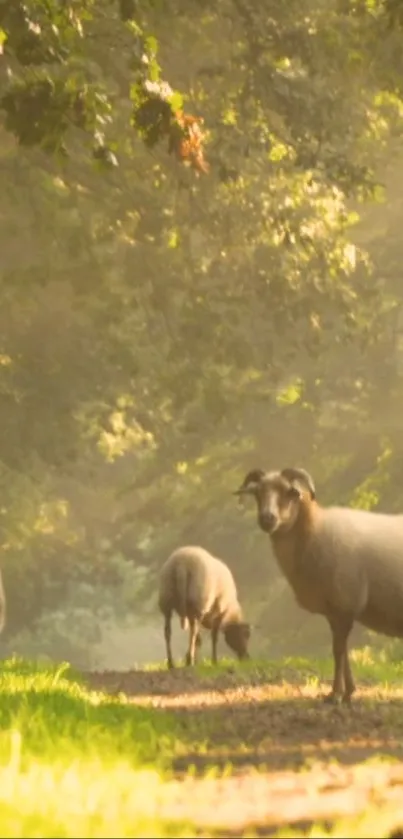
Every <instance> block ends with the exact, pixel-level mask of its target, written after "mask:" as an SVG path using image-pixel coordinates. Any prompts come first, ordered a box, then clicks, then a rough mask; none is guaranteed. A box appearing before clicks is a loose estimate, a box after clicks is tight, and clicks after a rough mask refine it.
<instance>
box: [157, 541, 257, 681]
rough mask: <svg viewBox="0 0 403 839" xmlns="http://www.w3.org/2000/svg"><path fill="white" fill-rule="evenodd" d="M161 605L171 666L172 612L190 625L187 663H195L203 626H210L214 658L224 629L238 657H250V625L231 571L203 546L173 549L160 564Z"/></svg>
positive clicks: (182, 623)
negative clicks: (248, 650)
mask: <svg viewBox="0 0 403 839" xmlns="http://www.w3.org/2000/svg"><path fill="white" fill-rule="evenodd" d="M159 607H160V610H161V612H162V614H163V615H164V620H165V623H164V637H165V643H166V649H167V659H168V667H169V668H172V667H174V662H173V658H172V648H171V621H172V612H174V611H175V612H176V613H177V614H178V615H179V617H180V620H181V626H182V629H188V628H189V647H188V652H187V654H186V664H187V665H193V664H194V661H195V652H196V645H197V646H199V645H200V643H201V640H200V627H201V626H203V627H205V628H206V629H210V630H211V643H212V661H213V664H215V663H216V662H217V640H218V632H219V630H220V629H221V630H222V631H223V634H224V638H225V640H226V642H227V644H228V646H229V647H230V648H231V649H232V650H233V651H234V652H235V653H236V654H237V656H238V658H240V659H242V658H248V652H247V646H248V641H249V636H250V626H249V624H247V623H245V622H244V620H243V616H242V609H241V607H240V605H239V601H238V595H237V590H236V585H235V582H234V578H233V576H232V574H231V571H230V570H229V568H228V567H227V565H225V563H224V562H221V560H220V559H216V557H214V556H212V555H211V554H210V553H208V551H205V550H204V548H199V547H193V546H187V547H184V548H179V549H178V550H176V551H174V552H173V553H172V554H171V556H170V557H169V558H168V559H167V560H166V562H165V563H164V565H163V566H162V568H161V575H160V590H159Z"/></svg>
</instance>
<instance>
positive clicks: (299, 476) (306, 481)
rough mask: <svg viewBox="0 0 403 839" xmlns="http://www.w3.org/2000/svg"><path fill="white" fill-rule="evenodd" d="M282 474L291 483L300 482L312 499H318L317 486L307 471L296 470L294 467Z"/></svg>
mask: <svg viewBox="0 0 403 839" xmlns="http://www.w3.org/2000/svg"><path fill="white" fill-rule="evenodd" d="M281 474H282V476H283V477H284V478H285V479H286V480H287V481H290V483H291V482H292V481H298V482H299V483H300V484H302V485H303V486H305V487H306V488H307V490H308V492H309V493H310V496H311V498H312V499H314V498H316V490H315V484H314V482H313V479H312V478H311V476H310V474H309V472H307V471H306V470H305V469H295V468H293V467H289V468H287V469H282V471H281Z"/></svg>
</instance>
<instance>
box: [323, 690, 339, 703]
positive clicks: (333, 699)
mask: <svg viewBox="0 0 403 839" xmlns="http://www.w3.org/2000/svg"><path fill="white" fill-rule="evenodd" d="M323 701H324V702H325V703H326V704H327V705H340V704H341V702H342V697H341V696H340V694H339V693H333V691H331V693H327V694H326V696H324V697H323Z"/></svg>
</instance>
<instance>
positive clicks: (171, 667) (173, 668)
mask: <svg viewBox="0 0 403 839" xmlns="http://www.w3.org/2000/svg"><path fill="white" fill-rule="evenodd" d="M167 667H168V670H175V665H174V663H173V661H168V662H167Z"/></svg>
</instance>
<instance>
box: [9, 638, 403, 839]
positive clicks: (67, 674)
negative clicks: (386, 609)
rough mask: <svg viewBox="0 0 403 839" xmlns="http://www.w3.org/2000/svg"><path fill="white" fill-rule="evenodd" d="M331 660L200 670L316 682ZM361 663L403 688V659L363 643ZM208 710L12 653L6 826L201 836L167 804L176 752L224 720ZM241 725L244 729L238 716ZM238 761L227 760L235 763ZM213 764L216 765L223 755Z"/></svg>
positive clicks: (386, 691) (386, 687)
mask: <svg viewBox="0 0 403 839" xmlns="http://www.w3.org/2000/svg"><path fill="white" fill-rule="evenodd" d="M154 670H155V671H157V670H158V667H157V666H156V665H150V668H149V671H150V672H152V671H154ZM331 670H332V665H331V662H330V661H313V660H307V659H283V660H282V661H281V662H247V663H245V664H242V665H238V664H234V662H232V661H223V662H221V663H220V665H218V666H217V667H212V666H211V665H210V664H208V663H206V662H204V663H201V664H200V665H198V667H197V668H196V673H197V675H198V677H200V679H201V680H202V681H203V689H204V690H209V685H210V684H211V688H212V690H213V689H214V683H215V681H216V680H217V679H218V678H219V677H220V678H221V677H222V676H223V673H224V674H225V673H227V674H231V673H235V676H236V680H237V685H238V686H239V685H241V687H242V684H245V685H249V684H250V683H252V684H253V682H254V680H255V681H256V682H263V681H266V682H269V683H270V682H271V683H276V684H277V685H281V684H282V683H283V682H284V683H286V684H293V683H295V684H296V683H298V684H299V685H302V686H304V685H305V686H308V687H309V686H310V685H313V686H314V687H315V685H317V684H318V681H319V680H322V679H329V678H330V677H331ZM354 670H355V673H356V676H357V680H358V681H359V682H361V683H363V684H366V683H368V684H369V683H376V684H377V685H378V686H379V689H381V688H382V691H383V694H382V697H381V698H385V697H386V698H387V697H388V696H389V695H392V693H393V692H394V691H396V689H402V688H403V664H402V663H390V662H387V661H384V660H383V659H382V656H381V655H372V656H371V654H370V653H369V651H368V650H364V651H360V652H359V653H356V655H355V662H354ZM162 675H163V674H161V676H162ZM287 704H290V705H291V704H292V702H290V703H287ZM203 713H204V711H203V710H202V711H201V714H203ZM313 713H316V711H315V710H314V709H313ZM402 716H403V715H402ZM217 719H218V718H217ZM269 719H270V717H268V720H269ZM200 720H201V716H200V715H199V716H193V717H192V715H187V716H186V715H184V714H183V713H182V716H181V715H180V714H178V713H174V712H173V711H171V710H165V709H161V708H159V709H158V712H157V711H156V710H155V709H154V708H153V707H142V706H138V705H135V704H134V703H132V702H130V701H129V700H128V698H127V697H125V696H123V695H119V696H116V697H111V696H108V695H106V694H105V693H103V692H101V691H95V690H89V689H88V688H86V687H85V684H84V681H83V679H82V677H81V676H80V674H77V673H75V672H74V671H73V670H72V669H71V668H70V667H69V666H68V665H65V664H63V665H60V666H53V667H50V666H49V665H46V666H41V665H36V664H33V663H32V662H27V661H24V660H21V659H15V658H14V659H10V660H8V661H5V662H2V663H1V665H0V836H2V837H17V836H22V837H79V836H87V837H115V836H116V837H129V836H130V837H140V836H144V837H148V836H150V837H151V836H161V837H170V836H183V837H185V836H188V837H193V836H196V835H199V836H200V830H198V831H197V830H196V828H195V826H192V824H190V823H189V821H188V820H186V819H179V820H176V821H169V820H168V821H167V820H166V818H163V817H162V816H161V812H160V801H161V800H162V798H163V795H164V789H165V788H166V784H167V782H168V781H169V779H170V777H171V772H170V768H171V766H172V761H173V760H174V758H175V757H176V756H177V755H181V754H187V753H188V752H189V750H191V749H192V748H193V747H194V746H195V744H198V745H199V750H200V751H203V750H205V751H208V750H209V748H210V747H211V742H212V741H213V740H214V736H213V735H214V730H215V729H214V727H215V725H216V724H217V725H219V722H217V723H216V722H215V720H216V718H215V717H214V715H213V716H211V718H210V717H209V718H208V719H207V710H206V725H205V728H203V727H202V726H201V725H200ZM234 731H235V736H236V731H237V722H236V719H235V727H234ZM206 733H207V734H208V736H206V739H205V742H204V745H203V738H204V735H205V734H206ZM238 745H239V752H240V753H242V750H243V749H246V745H245V743H244V742H242V741H241V742H239V744H238ZM212 760H213V761H214V757H213V758H212ZM231 771H232V768H231V766H227V769H226V772H227V773H228V772H229V773H231ZM208 774H209V775H210V777H212V776H213V775H214V765H210V767H209V770H208ZM215 774H217V772H216V773H215ZM218 774H222V770H220V772H219V773H218ZM374 818H375V817H374V815H373V814H372V815H371V820H372V821H371V825H370V829H371V831H372V835H378V836H387V835H388V831H389V827H390V825H389V822H388V820H387V819H388V817H387V815H385V814H381V815H379V820H380V821H379V830H376V833H375V834H374V832H373V831H374ZM377 818H378V816H377ZM382 819H383V821H382ZM381 821H382V823H381ZM385 825H386V826H385ZM367 830H368V819H366V818H364V816H363V817H360V818H359V819H356V820H355V821H351V820H350V821H349V820H347V821H341V822H339V823H336V824H335V825H333V827H332V829H331V831H330V832H329V831H328V832H326V831H324V830H323V829H322V828H321V827H320V825H316V826H314V827H312V828H309V831H308V832H307V833H305V834H304V835H307V836H308V835H309V836H312V837H314V836H317V837H319V836H334V837H335V836H347V835H354V836H356V837H360V836H365V835H369V834H368V833H366V831H367ZM337 831H339V832H337ZM340 831H341V832H340ZM350 831H353V832H350ZM379 831H380V832H379ZM205 835H212V834H211V833H210V832H209V831H208V832H207V834H205ZM227 835H228V834H227ZM244 835H245V836H246V835H253V834H252V833H249V834H248V833H246V834H244ZM281 835H283V836H296V835H301V832H298V831H297V832H295V831H292V830H289V831H282V833H281Z"/></svg>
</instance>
